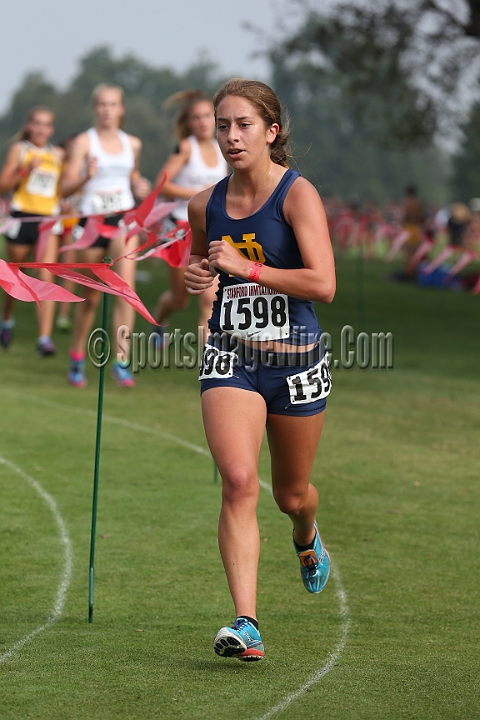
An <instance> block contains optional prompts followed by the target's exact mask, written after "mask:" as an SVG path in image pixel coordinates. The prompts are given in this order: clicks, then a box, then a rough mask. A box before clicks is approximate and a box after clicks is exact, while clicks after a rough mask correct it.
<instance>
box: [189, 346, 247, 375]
mask: <svg viewBox="0 0 480 720" xmlns="http://www.w3.org/2000/svg"><path fill="white" fill-rule="evenodd" d="M236 359H237V355H236V353H235V352H230V351H228V350H219V348H216V347H214V346H213V345H208V344H207V345H205V349H204V351H203V356H202V364H201V366H200V375H199V376H198V379H199V380H213V379H218V378H220V379H222V378H231V377H232V375H233V366H234V364H235V361H236Z"/></svg>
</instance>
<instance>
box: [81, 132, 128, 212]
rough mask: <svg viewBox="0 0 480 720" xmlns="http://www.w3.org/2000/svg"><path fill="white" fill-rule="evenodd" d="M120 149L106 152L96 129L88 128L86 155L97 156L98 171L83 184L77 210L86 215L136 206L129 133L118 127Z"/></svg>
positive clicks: (118, 210)
mask: <svg viewBox="0 0 480 720" xmlns="http://www.w3.org/2000/svg"><path fill="white" fill-rule="evenodd" d="M117 134H118V137H119V139H120V141H121V143H122V147H123V150H122V152H121V153H119V154H115V155H112V154H110V153H107V152H105V150H104V149H103V147H102V145H101V144H100V140H99V137H98V132H97V130H96V128H90V129H89V130H87V135H88V140H89V143H90V152H89V153H88V157H89V158H96V159H97V173H96V175H94V176H93V177H91V178H90V179H89V180H88V181H87V182H86V183H85V185H84V186H83V194H82V196H81V199H80V212H81V213H85V214H89V215H90V214H95V213H98V214H103V213H116V212H120V211H122V210H130V208H132V207H133V206H134V205H135V200H134V197H133V194H132V189H131V182H132V181H131V177H132V172H133V170H134V167H135V157H134V153H133V149H132V144H131V142H130V140H129V138H128V135H127V134H126V133H125V132H123V130H117Z"/></svg>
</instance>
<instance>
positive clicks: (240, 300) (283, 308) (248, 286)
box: [220, 283, 290, 340]
mask: <svg viewBox="0 0 480 720" xmlns="http://www.w3.org/2000/svg"><path fill="white" fill-rule="evenodd" d="M220 328H221V329H222V330H224V331H225V332H227V333H229V334H231V335H232V334H234V335H235V337H237V338H241V339H244V340H281V339H282V338H287V337H288V336H289V335H290V319H289V315H288V297H287V295H283V294H282V293H278V292H276V291H275V290H270V289H269V288H266V287H263V286H262V285H257V283H242V284H241V285H228V286H227V287H225V288H224V289H223V297H222V306H221V309H220Z"/></svg>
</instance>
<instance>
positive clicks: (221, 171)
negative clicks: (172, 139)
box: [172, 135, 228, 221]
mask: <svg viewBox="0 0 480 720" xmlns="http://www.w3.org/2000/svg"><path fill="white" fill-rule="evenodd" d="M187 140H188V142H189V143H190V148H191V150H190V159H189V161H188V162H187V163H186V164H185V165H184V166H183V167H182V168H181V170H180V172H179V173H178V175H177V176H176V177H175V178H173V182H174V183H175V185H178V186H179V187H187V188H192V189H197V190H199V191H200V190H203V189H204V188H205V187H208V186H209V185H216V183H217V182H220V180H222V179H223V178H224V177H225V175H226V174H227V169H228V166H227V164H226V162H225V159H224V157H223V155H222V153H221V152H220V148H219V146H218V143H217V141H216V140H212V144H213V145H214V146H215V150H216V151H217V164H216V165H215V167H210V166H209V165H207V164H206V162H205V160H204V159H203V157H202V153H201V152H200V146H199V144H198V140H197V138H196V137H195V135H189V136H188V138H187ZM172 216H173V217H174V218H175V220H181V221H186V220H188V200H183V201H182V202H181V203H180V205H178V207H176V208H175V209H174V210H173V212H172Z"/></svg>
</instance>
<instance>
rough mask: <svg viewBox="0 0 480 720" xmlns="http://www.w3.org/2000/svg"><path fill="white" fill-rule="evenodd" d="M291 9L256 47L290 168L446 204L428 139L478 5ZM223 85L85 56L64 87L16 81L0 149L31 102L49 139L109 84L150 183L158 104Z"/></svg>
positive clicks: (462, 183)
mask: <svg viewBox="0 0 480 720" xmlns="http://www.w3.org/2000/svg"><path fill="white" fill-rule="evenodd" d="M297 6H298V8H299V9H300V13H297V17H300V18H301V20H300V23H297V29H296V30H295V32H286V33H284V35H283V36H282V37H280V39H278V36H277V39H276V41H275V42H271V43H269V44H268V43H267V54H268V56H269V58H270V62H271V83H272V85H273V86H274V88H275V89H276V91H277V92H278V94H279V96H280V98H281V100H282V101H283V102H284V104H285V105H286V106H287V108H288V110H289V114H290V117H291V121H292V123H291V124H292V137H293V141H294V148H293V150H294V156H295V160H294V162H295V163H296V164H297V166H298V168H299V169H300V171H301V172H302V173H304V174H305V175H307V177H309V179H311V180H312V181H313V182H314V183H315V184H316V185H317V187H318V189H319V190H320V192H322V193H323V194H339V195H342V196H343V197H348V196H350V195H353V194H357V195H359V196H361V197H363V198H365V199H366V198H371V199H373V200H376V201H379V202H383V201H385V200H386V199H387V198H389V197H393V198H399V197H400V195H401V193H402V190H403V188H404V186H405V184H407V183H409V182H414V183H416V184H417V185H418V186H419V187H420V188H421V190H422V194H423V195H424V197H425V199H428V200H430V201H432V202H438V203H443V202H445V201H446V200H447V199H448V195H449V189H448V173H449V160H448V158H447V156H446V153H445V152H442V151H440V150H439V149H438V147H437V146H436V145H435V144H434V142H433V139H434V138H435V137H438V136H439V135H442V136H443V137H445V136H449V137H452V136H455V134H457V135H458V133H459V130H458V128H461V127H462V125H461V124H460V123H459V115H460V110H461V106H462V103H461V102H460V100H459V97H458V87H459V85H461V83H462V82H463V79H464V77H465V73H467V74H468V67H472V62H473V60H474V59H475V58H476V57H477V56H478V53H479V42H478V40H477V39H476V38H478V36H479V35H480V0H468V2H467V0H378V2H373V1H371V0H362V1H360V0H348V1H347V0H340V2H338V3H333V5H331V6H330V10H329V11H328V12H327V11H326V10H323V9H322V8H323V7H324V4H319V3H318V2H317V1H316V0H297ZM319 8H320V9H319ZM302 18H303V19H302ZM472 77H473V75H472ZM475 78H476V76H475ZM223 80H224V78H222V77H221V76H220V71H219V69H218V68H217V67H216V66H215V65H214V64H212V63H211V62H210V61H209V60H208V59H206V58H200V59H199V60H198V62H197V63H195V65H193V66H192V67H191V68H190V69H189V70H187V71H186V72H183V73H181V72H176V71H174V70H172V69H171V68H154V67H151V66H149V65H147V64H146V63H144V62H142V61H140V60H138V59H137V58H135V57H133V56H131V55H128V56H125V57H122V58H115V57H114V56H113V55H112V53H111V51H110V50H109V49H108V48H106V47H101V48H96V49H94V50H92V51H91V52H89V53H88V54H87V55H86V56H85V57H84V58H83V59H82V60H81V61H80V67H79V71H78V73H77V75H76V76H75V77H74V78H73V80H72V82H71V83H70V85H69V86H68V87H67V88H66V89H65V90H60V89H58V88H56V87H55V86H54V85H53V84H52V83H50V82H49V81H48V80H47V79H45V77H43V76H42V75H41V74H31V75H29V76H28V77H27V78H25V80H24V82H23V84H22V86H21V87H20V88H19V89H18V91H17V92H16V94H15V95H14V97H13V99H12V102H11V105H10V107H9V109H8V110H7V112H6V113H5V114H4V115H3V116H2V117H0V152H2V154H3V153H4V151H5V149H6V147H7V146H8V144H9V142H10V141H11V139H12V136H13V135H14V133H15V132H16V131H17V130H18V129H19V128H20V127H21V125H22V123H23V120H24V117H25V114H26V112H27V110H28V109H29V108H30V107H32V106H33V105H36V104H45V105H47V106H50V107H52V108H53V109H54V110H55V111H56V114H57V133H56V140H61V139H62V138H64V137H66V136H69V135H72V134H75V133H77V132H79V131H81V130H83V129H85V128H86V127H88V126H89V125H90V124H91V122H92V117H91V112H90V95H91V91H92V89H93V87H94V86H95V85H96V84H98V83H100V82H112V83H115V84H119V85H122V87H124V88H125V95H126V102H127V114H126V118H125V129H126V130H127V131H130V132H132V133H133V134H135V135H138V136H139V137H141V138H142V140H143V144H144V152H143V157H142V172H143V173H144V174H145V175H146V176H147V177H149V178H151V179H153V178H154V177H155V174H156V173H157V171H158V169H159V167H160V166H161V165H162V163H163V162H164V160H165V159H166V157H167V156H168V154H169V153H170V152H171V149H172V147H173V144H174V140H173V137H172V111H171V110H169V111H167V110H166V109H165V108H164V107H163V106H162V104H163V101H164V100H165V98H166V97H168V96H169V95H171V94H172V93H174V92H177V91H178V90H182V89H185V88H190V87H198V88H199V89H202V90H204V91H205V92H207V93H208V94H210V95H211V94H213V93H214V91H215V90H216V89H217V88H218V87H219V85H220V84H221V82H223ZM464 105H465V103H463V106H464ZM463 106H462V107H463ZM463 112H464V110H463ZM479 113H480V111H479V110H478V109H477V110H476V115H475V112H474V114H473V115H472V121H471V123H470V125H468V124H467V125H466V126H463V127H464V131H463V145H462V148H461V151H460V152H459V153H458V157H457V159H456V160H455V163H454V168H455V179H454V180H455V181H454V188H455V193H456V195H457V196H458V197H463V198H464V199H468V197H470V196H472V195H480V162H476V158H477V156H480V147H478V148H477V149H475V148H476V137H477V136H476V132H477V131H476V127H478V125H479V123H480V120H479ZM463 120H464V115H463ZM479 130H480V128H479ZM460 134H461V131H460ZM479 159H480V158H479ZM477 168H478V169H477ZM467 169H468V172H467ZM462 173H463V174H462ZM466 175H468V178H469V179H468V183H467V181H466V180H465V179H462V178H464V177H466ZM477 187H478V190H477V189H476V188H477ZM474 190H475V191H474Z"/></svg>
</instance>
